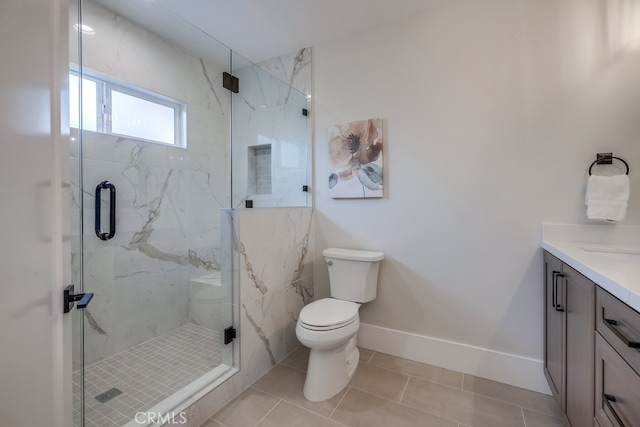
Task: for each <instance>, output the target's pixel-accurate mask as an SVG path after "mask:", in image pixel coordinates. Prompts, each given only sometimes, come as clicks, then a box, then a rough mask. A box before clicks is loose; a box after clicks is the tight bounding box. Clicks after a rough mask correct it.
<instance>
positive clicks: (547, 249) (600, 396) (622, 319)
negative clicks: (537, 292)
mask: <svg viewBox="0 0 640 427" xmlns="http://www.w3.org/2000/svg"><path fill="white" fill-rule="evenodd" d="M542 247H543V249H544V295H545V304H544V307H545V308H544V310H545V317H544V319H545V327H544V330H545V347H544V373H545V376H546V378H547V381H548V382H549V386H550V388H551V391H552V392H553V394H554V396H555V397H556V399H557V400H558V404H559V406H560V408H561V412H562V416H563V419H564V422H565V424H566V425H569V426H572V427H582V426H591V425H593V426H599V427H605V426H607V427H608V426H612V427H620V426H640V227H620V228H616V229H613V228H612V227H608V226H561V225H545V226H544V227H543V238H542Z"/></svg>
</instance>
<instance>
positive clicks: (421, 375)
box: [201, 347, 563, 427]
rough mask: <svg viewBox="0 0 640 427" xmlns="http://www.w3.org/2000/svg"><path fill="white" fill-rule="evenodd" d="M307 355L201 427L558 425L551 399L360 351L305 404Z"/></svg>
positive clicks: (295, 357)
mask: <svg viewBox="0 0 640 427" xmlns="http://www.w3.org/2000/svg"><path fill="white" fill-rule="evenodd" d="M308 357H309V350H308V349H306V348H304V347H300V348H299V349H297V350H296V351H294V352H293V353H292V354H290V355H289V356H288V357H287V358H286V359H285V360H283V361H282V363H280V364H279V365H277V366H275V367H274V368H273V369H271V370H270V371H269V372H267V373H266V374H265V375H264V376H262V378H260V379H258V380H257V381H256V382H255V383H253V384H252V386H251V387H249V388H248V389H247V390H245V391H244V392H242V393H241V394H240V395H239V396H238V397H236V398H235V399H234V400H233V401H231V402H230V403H229V404H228V405H227V406H225V407H224V408H223V409H221V410H220V411H219V412H218V413H217V414H215V415H214V416H213V417H212V418H211V419H209V420H207V421H206V422H205V423H204V424H202V426H201V427H222V426H227V427H243V426H261V427H262V426H279V427H280V426H287V427H290V426H303V427H316V426H318V427H323V426H366V427H376V426H384V427H388V426H394V427H401V426H425V427H430V426H442V427H444V426H447V427H448V426H451V427H462V426H468V427H484V426H487V427H502V426H504V427H507V426H508V427H512V426H513V427H516V426H520V427H556V426H557V427H561V426H562V425H563V424H562V421H561V419H560V418H559V411H558V408H557V406H556V403H555V401H554V399H553V398H552V397H551V396H547V395H544V394H540V393H535V392H532V391H529V390H525V389H521V388H517V387H513V386H510V385H506V384H502V383H498V382H495V381H490V380H486V379H483V378H478V377H474V376H472V375H466V374H462V373H460V372H455V371H450V370H448V369H442V368H438V367H435V366H431V365H425V364H422V363H417V362H413V361H410V360H406V359H401V358H398V357H394V356H389V355H387V354H383V353H377V352H373V351H371V350H366V349H360V365H359V366H358V370H357V371H356V374H355V375H354V377H353V379H352V380H351V382H350V383H349V385H348V386H347V387H346V388H345V389H344V390H343V391H342V392H340V393H339V394H338V395H337V396H335V397H333V398H332V399H329V400H327V401H324V402H317V403H314V402H310V401H308V400H306V399H305V398H304V396H303V395H302V386H303V384H304V379H305V371H306V369H307V360H308Z"/></svg>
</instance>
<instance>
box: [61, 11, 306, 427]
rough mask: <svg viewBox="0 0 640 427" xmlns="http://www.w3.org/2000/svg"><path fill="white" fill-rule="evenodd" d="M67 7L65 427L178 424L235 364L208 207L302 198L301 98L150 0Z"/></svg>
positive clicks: (230, 286) (232, 321) (224, 272)
mask: <svg viewBox="0 0 640 427" xmlns="http://www.w3.org/2000/svg"><path fill="white" fill-rule="evenodd" d="M72 3H73V4H72V6H71V11H70V26H71V28H70V70H69V81H70V107H71V111H70V122H71V144H70V153H69V155H70V166H71V182H70V185H71V198H72V209H71V212H72V216H71V221H72V228H71V229H72V236H71V243H72V245H71V246H72V271H73V280H74V283H75V289H74V290H73V291H72V292H71V293H74V292H75V293H76V294H78V295H81V294H85V295H87V296H88V295H89V294H93V298H92V299H91V300H90V302H89V303H88V304H87V305H86V307H84V308H80V304H79V305H78V308H79V309H73V314H72V316H73V330H74V335H73V336H74V338H73V367H74V369H73V386H74V390H73V392H74V425H75V426H124V425H132V426H133V425H136V426H139V425H156V424H157V425H160V424H162V423H163V422H166V421H167V420H170V419H172V418H173V419H174V420H175V421H176V422H178V423H179V422H180V421H181V417H182V416H183V415H182V413H181V412H180V411H179V410H178V409H180V408H184V405H185V402H186V401H187V400H188V399H193V398H194V396H197V395H198V393H202V392H203V391H206V390H208V389H211V388H212V387H214V386H215V384H216V380H217V379H218V378H220V377H221V376H222V375H228V374H229V373H230V372H233V371H234V370H237V369H238V367H239V351H238V344H237V341H234V340H233V338H234V336H235V334H237V333H238V331H239V320H238V319H239V310H238V302H239V295H238V290H237V285H234V284H236V283H237V280H234V277H233V276H234V271H235V270H237V269H234V252H233V250H234V249H233V248H234V247H233V243H234V242H233V233H232V230H231V227H230V224H228V223H227V221H228V216H227V215H224V211H225V210H226V209H230V208H237V207H244V206H249V205H251V203H253V206H255V207H259V206H307V205H308V203H309V200H308V194H307V193H306V192H304V191H303V190H302V188H303V185H305V183H306V180H307V177H308V158H307V153H308V150H307V145H308V138H307V137H308V135H307V127H306V120H301V119H300V116H301V115H302V109H303V108H305V107H306V98H305V96H304V95H303V94H302V93H300V92H298V91H296V90H295V89H292V88H290V87H289V88H286V86H287V85H286V84H285V83H283V82H281V81H279V80H277V79H275V78H274V77H273V76H271V75H269V73H267V72H265V71H264V70H263V69H261V68H260V67H258V66H256V65H254V64H252V63H250V62H249V61H247V60H246V59H244V58H242V57H240V56H239V55H237V54H236V53H235V52H231V51H230V50H229V49H228V48H227V47H225V46H223V45H222V44H220V43H219V42H217V41H216V40H214V39H213V38H211V37H210V36H208V35H207V34H205V33H203V32H201V31H200V30H198V29H196V28H195V27H193V26H192V25H190V24H189V23H188V22H186V21H184V20H182V19H180V18H179V17H177V16H176V15H174V14H173V13H171V12H170V11H168V10H167V9H166V8H164V7H163V6H162V5H161V4H159V3H156V2H131V1H129V0H79V1H78V2H77V3H75V2H72ZM225 73H226V74H227V77H230V76H231V75H233V76H236V77H239V78H240V90H239V91H238V92H235V89H234V88H231V89H232V90H229V89H228V88H225V87H224V86H228V85H226V84H224V80H225V79H226V77H224V76H225ZM232 80H233V79H232ZM283 87H285V90H283ZM283 94H284V95H283ZM283 96H284V98H283ZM296 112H297V113H296ZM292 117H293V118H292ZM232 181H233V187H232ZM247 201H250V202H247ZM82 305H84V304H82ZM160 421H162V422H160Z"/></svg>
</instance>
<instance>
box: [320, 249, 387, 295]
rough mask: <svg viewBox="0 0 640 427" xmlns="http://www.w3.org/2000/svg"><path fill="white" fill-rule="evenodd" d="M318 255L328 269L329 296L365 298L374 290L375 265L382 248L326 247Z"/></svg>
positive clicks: (376, 269) (376, 268) (375, 291)
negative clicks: (371, 249)
mask: <svg viewBox="0 0 640 427" xmlns="http://www.w3.org/2000/svg"><path fill="white" fill-rule="evenodd" d="M322 256H323V257H324V259H325V262H326V263H327V268H328V269H329V286H330V288H331V297H332V298H336V299H341V300H345V301H353V302H369V301H372V300H374V299H375V298H376V295H377V291H378V269H379V267H380V261H382V259H383V258H384V254H383V253H382V252H370V251H360V250H354V249H340V248H327V249H325V250H324V251H322Z"/></svg>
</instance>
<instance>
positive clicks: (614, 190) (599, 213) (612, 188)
mask: <svg viewBox="0 0 640 427" xmlns="http://www.w3.org/2000/svg"><path fill="white" fill-rule="evenodd" d="M629 193H630V191H629V176H628V175H613V176H600V175H599V176H596V175H591V176H589V180H588V181H587V192H586V193H585V196H584V201H585V203H586V205H587V217H588V218H589V219H602V220H605V221H607V222H616V221H622V220H623V219H624V216H625V214H626V212H627V202H628V201H629Z"/></svg>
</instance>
